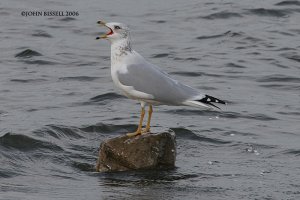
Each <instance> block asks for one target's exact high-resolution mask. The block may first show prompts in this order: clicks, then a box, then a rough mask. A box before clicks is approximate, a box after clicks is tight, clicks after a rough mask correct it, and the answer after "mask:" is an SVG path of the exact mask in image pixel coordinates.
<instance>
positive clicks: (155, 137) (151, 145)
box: [96, 132, 176, 172]
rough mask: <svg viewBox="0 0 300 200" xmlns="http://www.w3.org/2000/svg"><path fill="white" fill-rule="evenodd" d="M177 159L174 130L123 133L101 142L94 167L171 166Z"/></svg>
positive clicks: (128, 168)
mask: <svg viewBox="0 0 300 200" xmlns="http://www.w3.org/2000/svg"><path fill="white" fill-rule="evenodd" d="M175 159H176V140H175V134H174V132H163V133H155V134H154V133H149V134H145V135H140V136H136V137H128V136H126V135H124V136H119V137H116V138H112V139H108V140H106V141H104V142H103V143H102V144H101V145H100V151H99V157H98V161H97V165H96V171H98V172H106V171H126V170H135V169H156V168H173V167H174V165H175Z"/></svg>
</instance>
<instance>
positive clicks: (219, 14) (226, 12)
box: [201, 11, 243, 20]
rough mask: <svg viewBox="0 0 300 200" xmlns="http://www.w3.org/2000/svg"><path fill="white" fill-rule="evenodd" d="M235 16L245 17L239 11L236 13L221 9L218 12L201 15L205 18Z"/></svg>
mask: <svg viewBox="0 0 300 200" xmlns="http://www.w3.org/2000/svg"><path fill="white" fill-rule="evenodd" d="M233 17H243V16H242V15H241V14H239V13H235V12H228V11H221V12H216V13H213V14H210V15H207V16H204V17H201V18H203V19H210V20H213V19H229V18H233Z"/></svg>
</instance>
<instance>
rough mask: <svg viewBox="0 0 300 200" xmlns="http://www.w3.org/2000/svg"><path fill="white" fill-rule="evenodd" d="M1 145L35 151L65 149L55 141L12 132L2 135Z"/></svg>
mask: <svg viewBox="0 0 300 200" xmlns="http://www.w3.org/2000/svg"><path fill="white" fill-rule="evenodd" d="M0 147H2V148H3V147H4V148H9V149H14V150H20V151H33V150H37V149H39V150H42V149H48V150H49V149H50V150H51V151H62V150H63V149H62V148H61V147H59V146H57V145H55V144H53V143H50V142H47V141H41V140H37V139H34V138H32V137H29V136H26V135H21V134H12V133H6V134H5V135H3V136H2V137H0Z"/></svg>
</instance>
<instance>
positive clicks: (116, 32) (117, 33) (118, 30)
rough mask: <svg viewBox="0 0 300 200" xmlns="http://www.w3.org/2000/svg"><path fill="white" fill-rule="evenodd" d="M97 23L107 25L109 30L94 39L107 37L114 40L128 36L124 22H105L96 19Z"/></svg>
mask: <svg viewBox="0 0 300 200" xmlns="http://www.w3.org/2000/svg"><path fill="white" fill-rule="evenodd" d="M97 24H99V25H100V26H105V27H107V28H108V29H109V31H108V32H107V33H106V34H104V35H100V36H99V37H97V38H96V40H99V39H107V40H109V41H111V42H114V41H118V40H121V39H127V38H128V37H129V28H128V26H126V25H125V24H122V23H118V22H110V23H105V22H103V21H98V22H97Z"/></svg>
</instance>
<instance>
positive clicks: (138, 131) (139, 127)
mask: <svg viewBox="0 0 300 200" xmlns="http://www.w3.org/2000/svg"><path fill="white" fill-rule="evenodd" d="M144 116H145V108H144V107H143V106H142V110H141V117H140V123H139V126H138V129H137V130H136V131H135V132H133V133H127V134H126V135H127V136H129V137H132V136H136V135H140V134H142V126H143V120H144Z"/></svg>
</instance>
